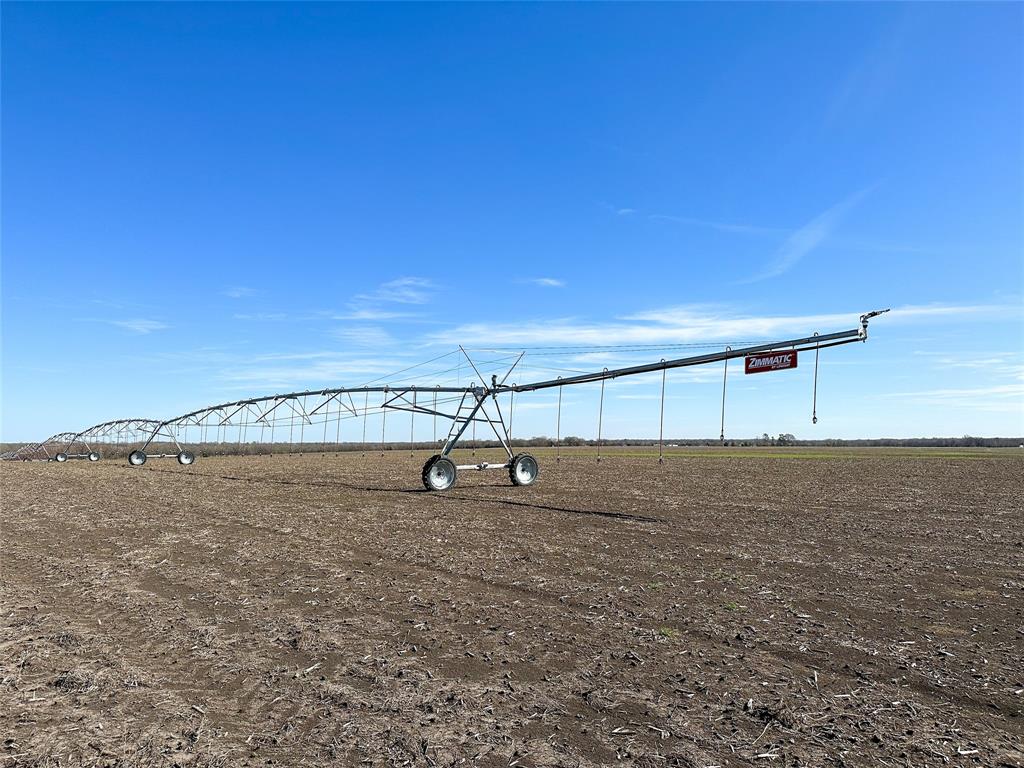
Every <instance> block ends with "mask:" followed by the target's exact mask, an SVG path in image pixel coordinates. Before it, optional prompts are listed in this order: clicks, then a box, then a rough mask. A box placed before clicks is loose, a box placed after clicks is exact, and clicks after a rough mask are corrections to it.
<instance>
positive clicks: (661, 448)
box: [658, 358, 668, 464]
mask: <svg viewBox="0 0 1024 768" xmlns="http://www.w3.org/2000/svg"><path fill="white" fill-rule="evenodd" d="M661 362H663V363H664V362H665V358H661ZM667 373H668V369H667V368H662V369H661V415H660V417H659V418H658V463H659V464H664V463H665V375H666V374H667Z"/></svg>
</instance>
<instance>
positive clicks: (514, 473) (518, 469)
mask: <svg viewBox="0 0 1024 768" xmlns="http://www.w3.org/2000/svg"><path fill="white" fill-rule="evenodd" d="M539 474H540V466H539V465H538V464H537V460H536V459H535V458H533V456H531V455H530V454H528V453H520V454H517V455H515V456H513V457H512V461H510V462H509V465H508V476H509V477H510V478H511V479H512V485H533V484H534V483H535V482H536V481H537V475H539Z"/></svg>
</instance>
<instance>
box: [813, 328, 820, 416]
mask: <svg viewBox="0 0 1024 768" xmlns="http://www.w3.org/2000/svg"><path fill="white" fill-rule="evenodd" d="M814 335H815V336H817V335H818V332H817V331H815V332H814ZM820 354H821V346H820V345H816V346H815V347H814V390H813V392H814V394H813V395H812V396H811V424H817V423H818V356H819V355H820Z"/></svg>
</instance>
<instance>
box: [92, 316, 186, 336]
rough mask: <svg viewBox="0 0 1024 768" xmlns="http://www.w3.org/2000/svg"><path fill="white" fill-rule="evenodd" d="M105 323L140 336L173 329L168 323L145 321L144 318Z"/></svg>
mask: <svg viewBox="0 0 1024 768" xmlns="http://www.w3.org/2000/svg"><path fill="white" fill-rule="evenodd" d="M105 322H108V323H110V325H116V326H117V327H118V328H124V329H125V330H126V331H131V332H132V333H138V334H146V333H152V332H153V331H162V330H164V329H165V328H170V327H171V326H169V325H168V324H167V323H162V322H160V321H159V320H145V319H142V318H133V319H131V320H107V321H105Z"/></svg>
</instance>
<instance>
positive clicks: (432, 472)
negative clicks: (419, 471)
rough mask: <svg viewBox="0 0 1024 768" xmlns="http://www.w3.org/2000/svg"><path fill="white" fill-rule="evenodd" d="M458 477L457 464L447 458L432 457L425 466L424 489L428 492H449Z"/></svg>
mask: <svg viewBox="0 0 1024 768" xmlns="http://www.w3.org/2000/svg"><path fill="white" fill-rule="evenodd" d="M457 477H458V472H457V471H456V469H455V462H453V461H452V460H451V459H449V458H448V457H447V456H441V455H440V454H439V455H437V456H431V457H430V458H429V459H427V463H426V464H424V465H423V487H424V488H426V489H427V490H428V491H447V490H448V489H449V488H451V487H452V486H453V485H455V480H456V478H457Z"/></svg>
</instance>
